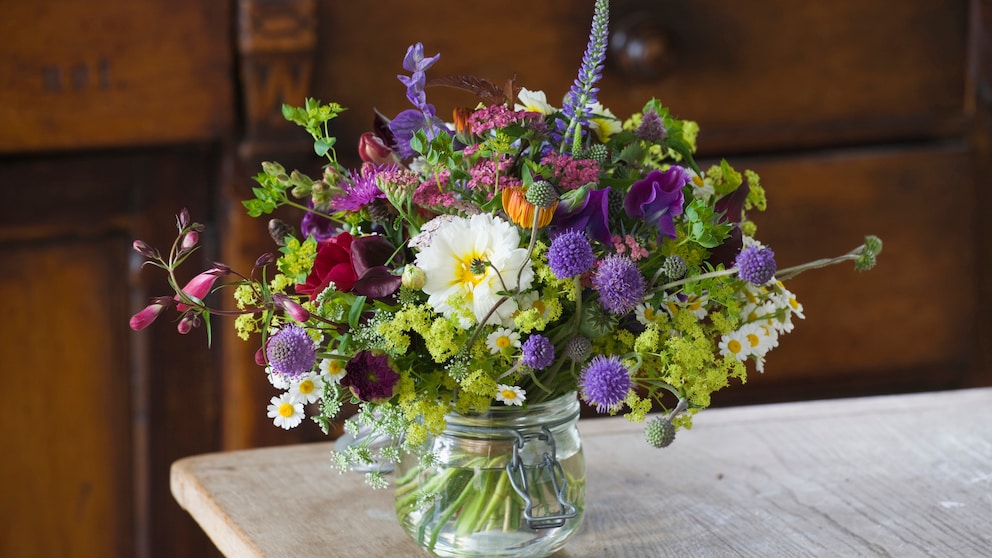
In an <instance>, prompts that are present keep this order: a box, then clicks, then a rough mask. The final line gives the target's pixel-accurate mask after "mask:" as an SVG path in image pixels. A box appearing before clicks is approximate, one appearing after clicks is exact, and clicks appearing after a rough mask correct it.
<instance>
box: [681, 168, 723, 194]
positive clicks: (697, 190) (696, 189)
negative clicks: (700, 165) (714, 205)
mask: <svg viewBox="0 0 992 558" xmlns="http://www.w3.org/2000/svg"><path fill="white" fill-rule="evenodd" d="M686 172H688V174H689V177H690V178H691V180H690V183H691V184H692V197H694V198H696V199H697V200H709V199H710V198H712V197H713V195H714V194H715V193H716V189H715V188H714V187H713V180H712V179H710V178H707V176H706V174H705V173H697V172H696V171H694V170H692V169H686Z"/></svg>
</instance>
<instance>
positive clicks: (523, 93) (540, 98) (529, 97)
mask: <svg viewBox="0 0 992 558" xmlns="http://www.w3.org/2000/svg"><path fill="white" fill-rule="evenodd" d="M517 100H519V101H520V102H519V103H516V104H514V105H513V110H525V111H527V112H539V113H541V114H543V115H549V114H553V113H554V112H555V110H556V109H555V108H554V107H552V106H551V105H549V104H548V96H547V95H545V94H544V91H531V90H529V89H527V88H524V87H521V88H520V93H518V94H517Z"/></svg>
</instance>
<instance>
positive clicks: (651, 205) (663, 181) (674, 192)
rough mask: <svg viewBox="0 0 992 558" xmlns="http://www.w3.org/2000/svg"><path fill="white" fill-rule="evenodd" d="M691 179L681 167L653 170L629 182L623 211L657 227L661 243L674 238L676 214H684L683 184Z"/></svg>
mask: <svg viewBox="0 0 992 558" xmlns="http://www.w3.org/2000/svg"><path fill="white" fill-rule="evenodd" d="M689 180H690V177H689V173H687V172H686V171H685V169H683V168H682V167H680V166H677V165H676V166H671V167H669V168H668V170H665V171H659V170H653V171H651V172H649V173H648V175H647V176H645V177H644V178H642V179H641V180H638V181H637V182H635V183H633V184H631V185H630V190H629V191H628V192H627V197H625V198H624V200H623V208H624V211H626V212H627V215H628V216H629V217H631V218H633V219H643V220H644V221H647V222H648V223H652V224H655V225H657V226H658V243H659V244H660V243H661V241H662V237H665V236H667V237H669V238H675V221H674V220H673V218H674V217H678V216H679V215H682V203H683V201H684V198H683V196H682V187H683V186H685V185H686V184H687V183H688V182H689Z"/></svg>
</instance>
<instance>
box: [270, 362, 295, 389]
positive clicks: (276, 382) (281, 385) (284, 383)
mask: <svg viewBox="0 0 992 558" xmlns="http://www.w3.org/2000/svg"><path fill="white" fill-rule="evenodd" d="M265 376H266V377H267V378H268V379H269V383H270V384H272V387H274V388H276V389H289V384H290V382H289V378H287V377H286V376H284V375H283V374H280V373H279V372H276V370H275V368H272V367H271V366H266V367H265Z"/></svg>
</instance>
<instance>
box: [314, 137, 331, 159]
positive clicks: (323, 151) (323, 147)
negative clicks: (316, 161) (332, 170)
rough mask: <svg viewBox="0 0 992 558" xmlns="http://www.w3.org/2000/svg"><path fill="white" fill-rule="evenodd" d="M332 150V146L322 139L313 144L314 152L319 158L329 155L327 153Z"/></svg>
mask: <svg viewBox="0 0 992 558" xmlns="http://www.w3.org/2000/svg"><path fill="white" fill-rule="evenodd" d="M330 149H331V145H330V144H329V143H327V142H326V141H324V140H322V139H319V140H317V141H315V142H313V151H314V153H316V154H317V155H318V156H319V157H323V156H324V155H327V152H328V151H330Z"/></svg>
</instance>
